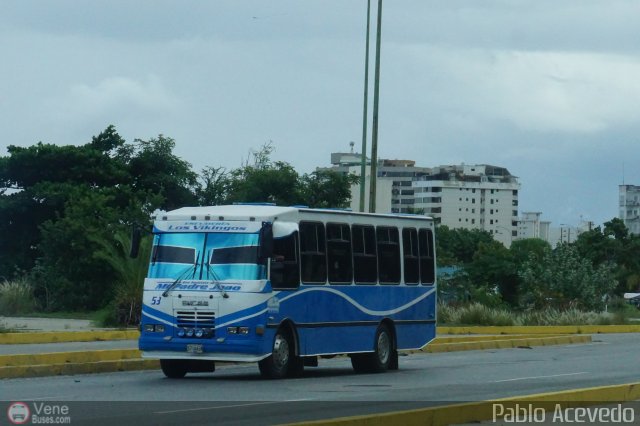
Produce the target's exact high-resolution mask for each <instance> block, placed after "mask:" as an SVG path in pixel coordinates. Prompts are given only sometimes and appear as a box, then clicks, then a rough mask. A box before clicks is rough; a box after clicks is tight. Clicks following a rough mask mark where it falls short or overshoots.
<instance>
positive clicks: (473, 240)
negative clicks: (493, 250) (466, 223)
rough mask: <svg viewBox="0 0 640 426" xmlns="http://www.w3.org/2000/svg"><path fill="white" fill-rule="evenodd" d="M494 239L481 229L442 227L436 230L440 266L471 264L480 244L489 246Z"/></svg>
mask: <svg viewBox="0 0 640 426" xmlns="http://www.w3.org/2000/svg"><path fill="white" fill-rule="evenodd" d="M492 241H493V237H492V236H491V234H489V233H488V232H486V231H481V230H479V229H464V228H456V229H449V227H447V226H445V225H440V226H438V228H437V229H436V253H437V254H438V266H450V265H462V264H467V263H470V262H471V261H472V260H473V255H474V254H475V253H476V251H477V250H478V246H479V245H480V243H486V244H489V243H491V242H492Z"/></svg>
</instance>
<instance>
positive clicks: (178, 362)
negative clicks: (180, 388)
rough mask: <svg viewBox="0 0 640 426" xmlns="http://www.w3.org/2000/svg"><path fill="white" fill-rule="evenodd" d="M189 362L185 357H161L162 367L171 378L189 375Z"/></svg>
mask: <svg viewBox="0 0 640 426" xmlns="http://www.w3.org/2000/svg"><path fill="white" fill-rule="evenodd" d="M188 364H189V363H188V362H187V361H186V360H184V359H161V360H160V368H162V372H163V373H164V375H165V376H167V377H168V378H170V379H182V378H183V377H184V376H186V375H187V371H188V369H189V365H188Z"/></svg>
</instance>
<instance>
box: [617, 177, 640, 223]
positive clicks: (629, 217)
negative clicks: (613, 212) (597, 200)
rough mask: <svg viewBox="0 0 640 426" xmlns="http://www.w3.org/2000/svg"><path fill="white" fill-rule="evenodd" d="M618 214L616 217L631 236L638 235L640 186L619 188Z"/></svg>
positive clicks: (621, 186) (622, 186)
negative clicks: (622, 222)
mask: <svg viewBox="0 0 640 426" xmlns="http://www.w3.org/2000/svg"><path fill="white" fill-rule="evenodd" d="M619 192H620V199H619V214H618V217H619V218H620V219H622V220H623V221H624V224H625V225H626V227H627V228H628V229H629V232H631V233H632V234H640V186H636V185H620V186H619Z"/></svg>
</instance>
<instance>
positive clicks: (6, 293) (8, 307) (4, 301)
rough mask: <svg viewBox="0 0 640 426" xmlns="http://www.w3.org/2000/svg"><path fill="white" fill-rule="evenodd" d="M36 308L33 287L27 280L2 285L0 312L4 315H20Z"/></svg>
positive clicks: (5, 281)
mask: <svg viewBox="0 0 640 426" xmlns="http://www.w3.org/2000/svg"><path fill="white" fill-rule="evenodd" d="M35 307H36V301H35V297H34V296H33V287H32V286H31V283H30V282H29V281H28V280H27V279H26V278H17V279H15V280H12V281H7V280H4V282H2V283H0V312H2V314H3V315H20V314H23V313H25V312H31V311H33V310H34V309H35Z"/></svg>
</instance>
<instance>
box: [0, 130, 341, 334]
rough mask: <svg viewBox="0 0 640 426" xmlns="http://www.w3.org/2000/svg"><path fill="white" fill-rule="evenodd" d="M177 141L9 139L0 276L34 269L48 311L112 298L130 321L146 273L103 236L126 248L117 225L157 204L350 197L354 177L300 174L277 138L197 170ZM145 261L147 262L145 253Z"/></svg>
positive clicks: (0, 201) (111, 135)
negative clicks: (278, 153) (132, 275)
mask: <svg viewBox="0 0 640 426" xmlns="http://www.w3.org/2000/svg"><path fill="white" fill-rule="evenodd" d="M174 148H175V141H174V140H173V139H171V138H168V137H165V136H163V135H159V136H158V137H155V138H151V139H148V140H142V139H136V140H134V142H133V143H126V142H125V140H124V139H123V138H122V137H120V135H119V134H118V133H117V131H116V129H115V127H114V126H109V127H107V128H106V129H105V130H104V131H103V132H101V133H100V134H99V135H97V136H94V137H93V138H92V139H91V142H89V143H87V144H85V145H80V146H74V145H66V146H57V145H52V144H45V143H38V144H35V145H33V146H30V147H26V148H24V147H16V146H10V147H9V149H8V154H9V155H8V156H5V157H0V235H5V236H7V235H9V236H11V238H0V278H7V279H9V278H12V277H14V276H21V275H23V274H24V273H25V271H27V272H28V273H29V279H30V280H31V281H32V282H33V283H35V286H34V289H33V290H34V293H35V296H36V298H37V300H38V301H39V302H40V305H41V306H42V308H43V309H44V310H46V311H59V310H68V311H89V310H96V309H99V308H103V307H104V306H106V305H107V304H109V303H111V304H112V306H113V310H112V311H113V312H115V314H114V315H112V316H113V321H120V322H129V323H132V322H135V321H136V318H135V316H136V315H134V314H133V312H134V311H136V310H137V305H136V303H139V302H137V301H138V300H139V284H140V283H141V281H139V280H129V279H127V278H123V277H124V276H128V274H129V273H126V274H123V270H122V267H123V266H125V265H126V260H125V259H124V258H122V257H118V256H116V255H115V253H114V252H112V251H110V250H109V249H108V247H107V246H105V243H107V244H109V245H110V246H111V247H112V248H118V250H121V249H122V247H124V245H123V244H124V243H125V241H124V240H123V238H125V237H124V236H123V235H121V234H120V232H122V230H123V229H126V228H127V227H128V226H129V225H130V224H132V223H137V224H147V223H149V218H150V215H151V213H152V212H153V211H155V210H156V209H164V210H170V209H173V208H177V207H182V206H186V205H198V204H200V205H205V204H206V205H215V204H226V203H231V202H234V201H238V202H251V201H254V202H260V201H271V202H275V203H278V204H281V205H293V204H306V205H310V206H320V207H341V206H345V205H346V204H347V203H348V200H349V195H350V192H349V183H350V180H349V179H350V178H348V177H344V176H341V175H335V174H332V173H329V172H320V171H319V172H314V173H311V174H309V175H304V176H299V175H298V173H297V172H296V171H295V170H294V169H293V167H292V166H291V165H289V164H288V163H284V162H274V161H272V160H271V158H270V155H271V153H272V151H273V147H272V145H271V144H270V143H269V144H266V145H265V146H263V147H262V148H261V149H260V150H258V151H255V152H252V154H251V160H252V161H251V162H250V161H249V160H248V161H247V162H246V163H245V164H243V165H242V166H241V167H240V168H238V169H235V170H232V171H229V172H227V171H226V170H225V169H223V168H221V167H220V168H214V167H207V168H205V169H204V170H203V171H202V173H201V175H200V176H198V175H197V174H196V173H194V172H193V171H192V170H191V165H190V164H189V163H188V162H186V161H184V160H182V159H180V158H179V157H177V156H176V155H175V154H174V153H173V150H174ZM94 253H100V254H98V255H94ZM119 254H122V253H119ZM116 259H117V261H115V260H116ZM139 259H140V260H139V261H140V262H141V263H144V264H145V266H144V268H142V267H140V266H139V265H138V267H140V268H142V269H146V262H147V261H148V256H145V255H144V254H141V256H140V257H139ZM123 262H124V263H123ZM142 269H140V270H142ZM134 282H135V283H136V284H135V285H134V284H133V283H134ZM125 312H126V314H125ZM110 315H111V314H109V315H107V316H110Z"/></svg>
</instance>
